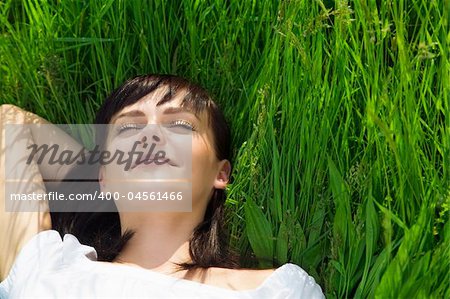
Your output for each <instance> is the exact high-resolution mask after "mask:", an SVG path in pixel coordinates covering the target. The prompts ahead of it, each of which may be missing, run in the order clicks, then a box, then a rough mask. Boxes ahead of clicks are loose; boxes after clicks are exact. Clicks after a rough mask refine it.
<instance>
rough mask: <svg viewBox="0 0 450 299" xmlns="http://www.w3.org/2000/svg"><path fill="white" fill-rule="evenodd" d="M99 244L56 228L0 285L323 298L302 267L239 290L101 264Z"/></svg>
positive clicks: (39, 290)
mask: <svg viewBox="0 0 450 299" xmlns="http://www.w3.org/2000/svg"><path fill="white" fill-rule="evenodd" d="M96 260H97V253H96V251H95V249H94V248H92V247H89V246H86V245H82V244H80V242H79V241H78V239H77V238H76V237H75V236H73V235H70V234H66V235H65V236H64V240H61V237H60V235H59V233H58V232H57V231H54V230H48V231H43V232H41V233H39V234H37V235H36V236H34V237H33V238H32V239H31V240H30V241H29V242H28V243H27V245H26V246H25V247H24V248H23V249H22V250H21V252H20V254H19V255H18V257H17V259H16V261H15V263H14V265H13V267H12V269H11V271H10V273H9V275H8V277H7V278H6V279H5V280H4V281H3V282H2V283H0V299H3V298H4V296H5V295H6V298H98V297H105V298H111V297H114V298H118V297H120V298H130V297H134V298H136V297H141V298H142V297H145V298H215V299H220V298H227V299H228V298H270V299H274V298H280V299H281V298H282V299H289V298H324V295H323V293H322V290H321V288H320V286H319V285H318V284H317V283H316V282H315V281H314V279H313V278H312V277H311V276H309V275H308V274H307V273H306V272H305V271H304V270H303V269H302V268H300V267H299V266H296V265H294V264H285V265H283V266H282V267H280V268H278V269H276V270H275V271H274V272H273V273H272V274H271V275H270V276H269V277H268V278H267V279H266V280H265V281H264V282H263V283H262V284H261V285H260V286H259V287H257V288H256V289H252V290H245V291H234V290H229V289H225V288H220V287H215V286H211V285H206V284H202V283H199V282H195V281H190V280H185V279H180V278H175V277H172V276H169V275H165V274H161V273H158V272H154V271H151V270H146V269H140V268H134V267H131V266H126V265H117V264H113V263H99V262H96Z"/></svg>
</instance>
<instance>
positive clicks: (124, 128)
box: [117, 119, 196, 134]
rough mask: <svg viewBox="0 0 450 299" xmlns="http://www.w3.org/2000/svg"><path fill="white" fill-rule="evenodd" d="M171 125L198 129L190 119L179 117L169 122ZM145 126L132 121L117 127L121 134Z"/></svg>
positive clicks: (193, 129)
mask: <svg viewBox="0 0 450 299" xmlns="http://www.w3.org/2000/svg"><path fill="white" fill-rule="evenodd" d="M169 126H170V127H176V126H181V127H183V128H185V129H188V130H192V131H196V127H195V126H194V125H193V124H191V123H190V122H188V121H185V120H182V119H178V120H175V121H173V122H171V123H169ZM143 127H145V125H141V124H131V123H130V124H122V125H120V126H119V128H118V129H117V132H118V133H119V134H120V133H123V132H125V131H127V130H140V129H142V128H143Z"/></svg>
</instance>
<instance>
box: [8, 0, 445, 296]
mask: <svg viewBox="0 0 450 299" xmlns="http://www.w3.org/2000/svg"><path fill="white" fill-rule="evenodd" d="M449 14H450V2H449V1H447V0H433V1H431V0H410V1H406V0H398V1H374V0H362V1H355V2H351V1H330V0H329V1H319V0H317V1H306V0H303V1H299V0H298V1H296V0H292V1H219V0H216V1H167V2H166V1H164V2H163V1H124V0H122V1H120V0H119V1H112V0H110V1H97V0H91V1H70V0H69V1H44V0H42V1H37V0H24V1H11V0H4V1H3V2H0V95H1V99H0V103H13V104H16V105H19V106H21V107H23V108H26V109H29V110H31V111H34V112H36V113H38V114H39V115H42V116H44V117H46V118H47V119H49V120H50V121H52V122H54V123H84V122H89V121H91V120H92V117H93V113H94V111H95V110H96V108H97V107H98V106H99V105H100V103H101V102H102V100H103V99H104V98H105V96H106V95H107V94H108V93H109V92H110V91H111V90H112V89H113V88H114V87H116V86H118V85H119V84H120V83H121V82H122V81H124V80H125V79H127V78H129V77H132V76H134V75H137V74H143V73H174V74H178V75H181V76H184V77H187V78H189V79H191V80H193V81H195V82H198V83H200V84H202V85H203V86H205V87H206V88H207V89H209V90H211V91H212V92H213V93H214V94H215V95H216V98H217V100H218V102H219V103H220V104H221V105H222V106H223V108H224V110H225V112H226V115H227V117H228V119H229V120H230V122H231V125H232V129H233V144H234V148H235V149H236V151H235V164H234V177H233V183H232V184H231V185H230V187H229V199H228V207H229V209H230V210H231V212H232V215H231V219H230V221H229V227H230V230H231V233H232V241H233V244H234V246H236V247H237V248H238V250H239V251H240V252H241V254H242V255H243V256H250V255H255V256H256V257H257V258H258V260H259V266H261V267H264V266H269V267H272V266H273V265H277V264H282V263H285V262H288V261H291V262H294V263H297V264H299V265H301V266H302V267H303V268H304V269H305V270H307V271H308V273H310V274H311V275H313V276H314V277H315V279H316V281H318V282H319V283H320V285H321V286H322V288H323V289H324V290H325V292H326V294H327V297H330V298H332V297H338V298H343V297H357V298H366V297H379V298H443V297H446V298H449V297H450V274H449V273H450V222H449V210H450V54H449V53H450V52H449V44H450V33H449V32H450V28H449ZM245 264H247V265H255V262H251V261H250V260H247V261H245Z"/></svg>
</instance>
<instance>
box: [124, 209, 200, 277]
mask: <svg viewBox="0 0 450 299" xmlns="http://www.w3.org/2000/svg"><path fill="white" fill-rule="evenodd" d="M202 219H203V214H201V215H200V214H199V213H197V215H194V213H193V212H192V213H143V212H126V213H120V221H121V226H122V233H123V232H124V231H125V230H127V229H128V230H132V231H134V235H133V237H132V238H131V239H130V240H129V241H128V242H127V244H126V245H125V247H124V248H123V250H122V251H121V253H120V254H119V256H118V257H117V258H116V262H121V263H130V264H135V265H138V266H140V267H143V268H146V269H152V270H155V271H160V272H173V271H175V270H176V269H177V264H178V263H185V262H191V259H190V256H189V239H190V238H191V235H192V232H193V231H194V228H195V227H196V226H197V225H198V224H199V223H200V222H201V221H202Z"/></svg>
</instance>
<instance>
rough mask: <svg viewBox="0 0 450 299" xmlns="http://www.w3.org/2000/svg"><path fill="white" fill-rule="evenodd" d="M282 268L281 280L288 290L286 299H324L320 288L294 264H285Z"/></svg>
mask: <svg viewBox="0 0 450 299" xmlns="http://www.w3.org/2000/svg"><path fill="white" fill-rule="evenodd" d="M283 268H284V269H283V272H282V275H281V278H282V279H283V283H284V285H285V288H286V289H287V290H288V292H287V293H286V297H285V298H286V299H300V298H308V299H323V298H325V296H324V294H323V292H322V289H321V288H320V286H319V285H318V284H317V283H316V281H315V280H314V278H313V277H311V276H309V275H308V273H306V271H305V270H303V269H302V268H300V267H299V266H297V265H294V264H286V265H285V266H284V267H283Z"/></svg>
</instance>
